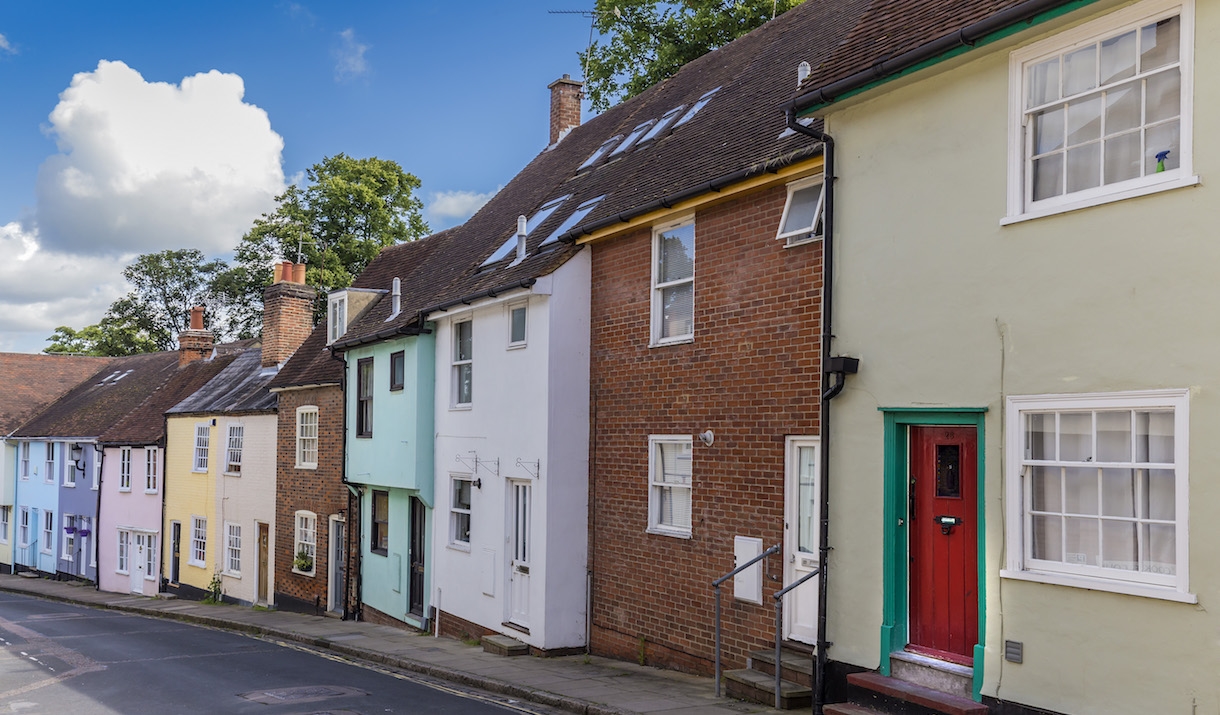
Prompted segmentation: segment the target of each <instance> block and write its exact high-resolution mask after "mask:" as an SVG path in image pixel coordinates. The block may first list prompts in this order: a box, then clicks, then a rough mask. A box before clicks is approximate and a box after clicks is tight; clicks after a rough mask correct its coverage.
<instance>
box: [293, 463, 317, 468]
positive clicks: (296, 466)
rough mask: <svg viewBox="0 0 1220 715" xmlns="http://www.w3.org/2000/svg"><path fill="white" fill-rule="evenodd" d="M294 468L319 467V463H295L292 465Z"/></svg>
mask: <svg viewBox="0 0 1220 715" xmlns="http://www.w3.org/2000/svg"><path fill="white" fill-rule="evenodd" d="M292 468H293V469H317V468H318V465H317V464H294V465H292Z"/></svg>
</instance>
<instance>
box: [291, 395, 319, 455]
mask: <svg viewBox="0 0 1220 715" xmlns="http://www.w3.org/2000/svg"><path fill="white" fill-rule="evenodd" d="M307 415H310V416H312V418H311V419H312V421H310V420H305V419H302V418H303V417H305V416H307ZM310 427H312V428H313V429H312V434H310V433H309V432H310V429H309V428H310ZM310 443H312V444H313V449H312V450H311V449H310V448H309V445H310ZM318 446H319V445H318V406H317V405H303V406H301V407H298V408H297V449H296V457H297V459H296V468H297V469H317V468H318ZM311 452H312V454H310V453H311ZM310 456H312V457H313V460H312V461H311V460H310V459H309V457H310Z"/></svg>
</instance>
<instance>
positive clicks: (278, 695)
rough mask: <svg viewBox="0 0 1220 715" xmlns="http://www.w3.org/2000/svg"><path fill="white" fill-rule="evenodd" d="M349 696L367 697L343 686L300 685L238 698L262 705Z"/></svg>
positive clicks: (259, 691) (239, 695)
mask: <svg viewBox="0 0 1220 715" xmlns="http://www.w3.org/2000/svg"><path fill="white" fill-rule="evenodd" d="M351 695H368V693H366V692H364V691H363V690H359V689H357V688H349V687H347V686H345V685H302V686H299V687H296V688H276V689H274V690H254V691H251V692H249V693H240V694H238V697H240V698H245V699H246V700H252V701H254V702H256V703H263V704H264V705H276V704H281V703H312V702H315V701H318V700H328V699H330V698H342V697H347V696H351Z"/></svg>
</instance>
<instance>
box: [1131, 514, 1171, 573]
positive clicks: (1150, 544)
mask: <svg viewBox="0 0 1220 715" xmlns="http://www.w3.org/2000/svg"><path fill="white" fill-rule="evenodd" d="M1143 528H1144V548H1145V549H1146V554H1145V560H1144V562H1143V563H1142V564H1140V570H1141V571H1147V572H1150V573H1159V574H1167V575H1170V576H1172V575H1174V574H1176V573H1177V572H1178V568H1177V562H1178V556H1177V553H1178V546H1177V541H1176V538H1177V534H1176V529H1175V528H1174V527H1173V526H1171V525H1169V524H1145V525H1144V527H1143Z"/></svg>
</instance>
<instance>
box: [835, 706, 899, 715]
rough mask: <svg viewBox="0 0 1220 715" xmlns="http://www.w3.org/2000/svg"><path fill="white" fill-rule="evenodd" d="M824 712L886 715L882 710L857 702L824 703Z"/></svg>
mask: <svg viewBox="0 0 1220 715" xmlns="http://www.w3.org/2000/svg"><path fill="white" fill-rule="evenodd" d="M822 712H823V713H825V715H885V713H883V712H881V711H880V710H873V709H872V708H866V707H864V706H862V705H856V704H855V703H831V704H830V705H823V706H822Z"/></svg>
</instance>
